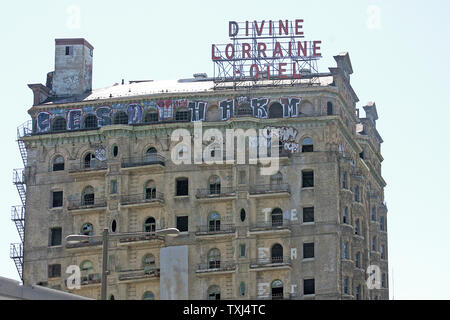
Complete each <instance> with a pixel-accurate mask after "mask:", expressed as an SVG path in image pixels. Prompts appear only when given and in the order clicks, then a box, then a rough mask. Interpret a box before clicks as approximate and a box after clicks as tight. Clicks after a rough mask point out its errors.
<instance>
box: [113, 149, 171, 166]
mask: <svg viewBox="0 0 450 320" xmlns="http://www.w3.org/2000/svg"><path fill="white" fill-rule="evenodd" d="M154 164H159V165H161V166H165V165H166V158H164V157H163V156H162V155H159V154H157V153H154V154H149V155H145V156H142V157H130V158H123V159H122V168H131V167H140V166H149V165H154Z"/></svg>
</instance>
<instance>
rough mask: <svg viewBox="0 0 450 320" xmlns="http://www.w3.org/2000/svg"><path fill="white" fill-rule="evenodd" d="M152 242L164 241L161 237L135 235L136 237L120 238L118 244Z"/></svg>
mask: <svg viewBox="0 0 450 320" xmlns="http://www.w3.org/2000/svg"><path fill="white" fill-rule="evenodd" d="M154 240H164V237H163V236H158V235H155V234H152V235H136V236H134V235H133V236H124V237H122V238H120V240H119V242H120V243H128V242H136V241H154Z"/></svg>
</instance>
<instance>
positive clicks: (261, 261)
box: [250, 256, 291, 268]
mask: <svg viewBox="0 0 450 320" xmlns="http://www.w3.org/2000/svg"><path fill="white" fill-rule="evenodd" d="M285 265H286V266H290V265H291V258H290V257H281V256H274V257H268V258H258V259H252V260H251V261H250V267H251V268H265V267H279V266H285Z"/></svg>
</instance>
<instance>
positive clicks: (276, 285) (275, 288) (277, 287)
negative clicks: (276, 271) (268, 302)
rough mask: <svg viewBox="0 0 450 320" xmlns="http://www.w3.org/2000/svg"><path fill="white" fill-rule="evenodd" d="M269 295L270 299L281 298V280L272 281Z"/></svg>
mask: <svg viewBox="0 0 450 320" xmlns="http://www.w3.org/2000/svg"><path fill="white" fill-rule="evenodd" d="M271 295H272V300H281V299H283V282H281V280H275V281H274V282H272V288H271Z"/></svg>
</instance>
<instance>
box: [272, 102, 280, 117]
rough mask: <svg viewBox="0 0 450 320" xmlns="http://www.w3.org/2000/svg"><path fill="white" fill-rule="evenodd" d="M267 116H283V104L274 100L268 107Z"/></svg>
mask: <svg viewBox="0 0 450 320" xmlns="http://www.w3.org/2000/svg"><path fill="white" fill-rule="evenodd" d="M269 118H283V106H282V105H281V104H280V103H278V102H274V103H272V104H271V105H270V107H269Z"/></svg>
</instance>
